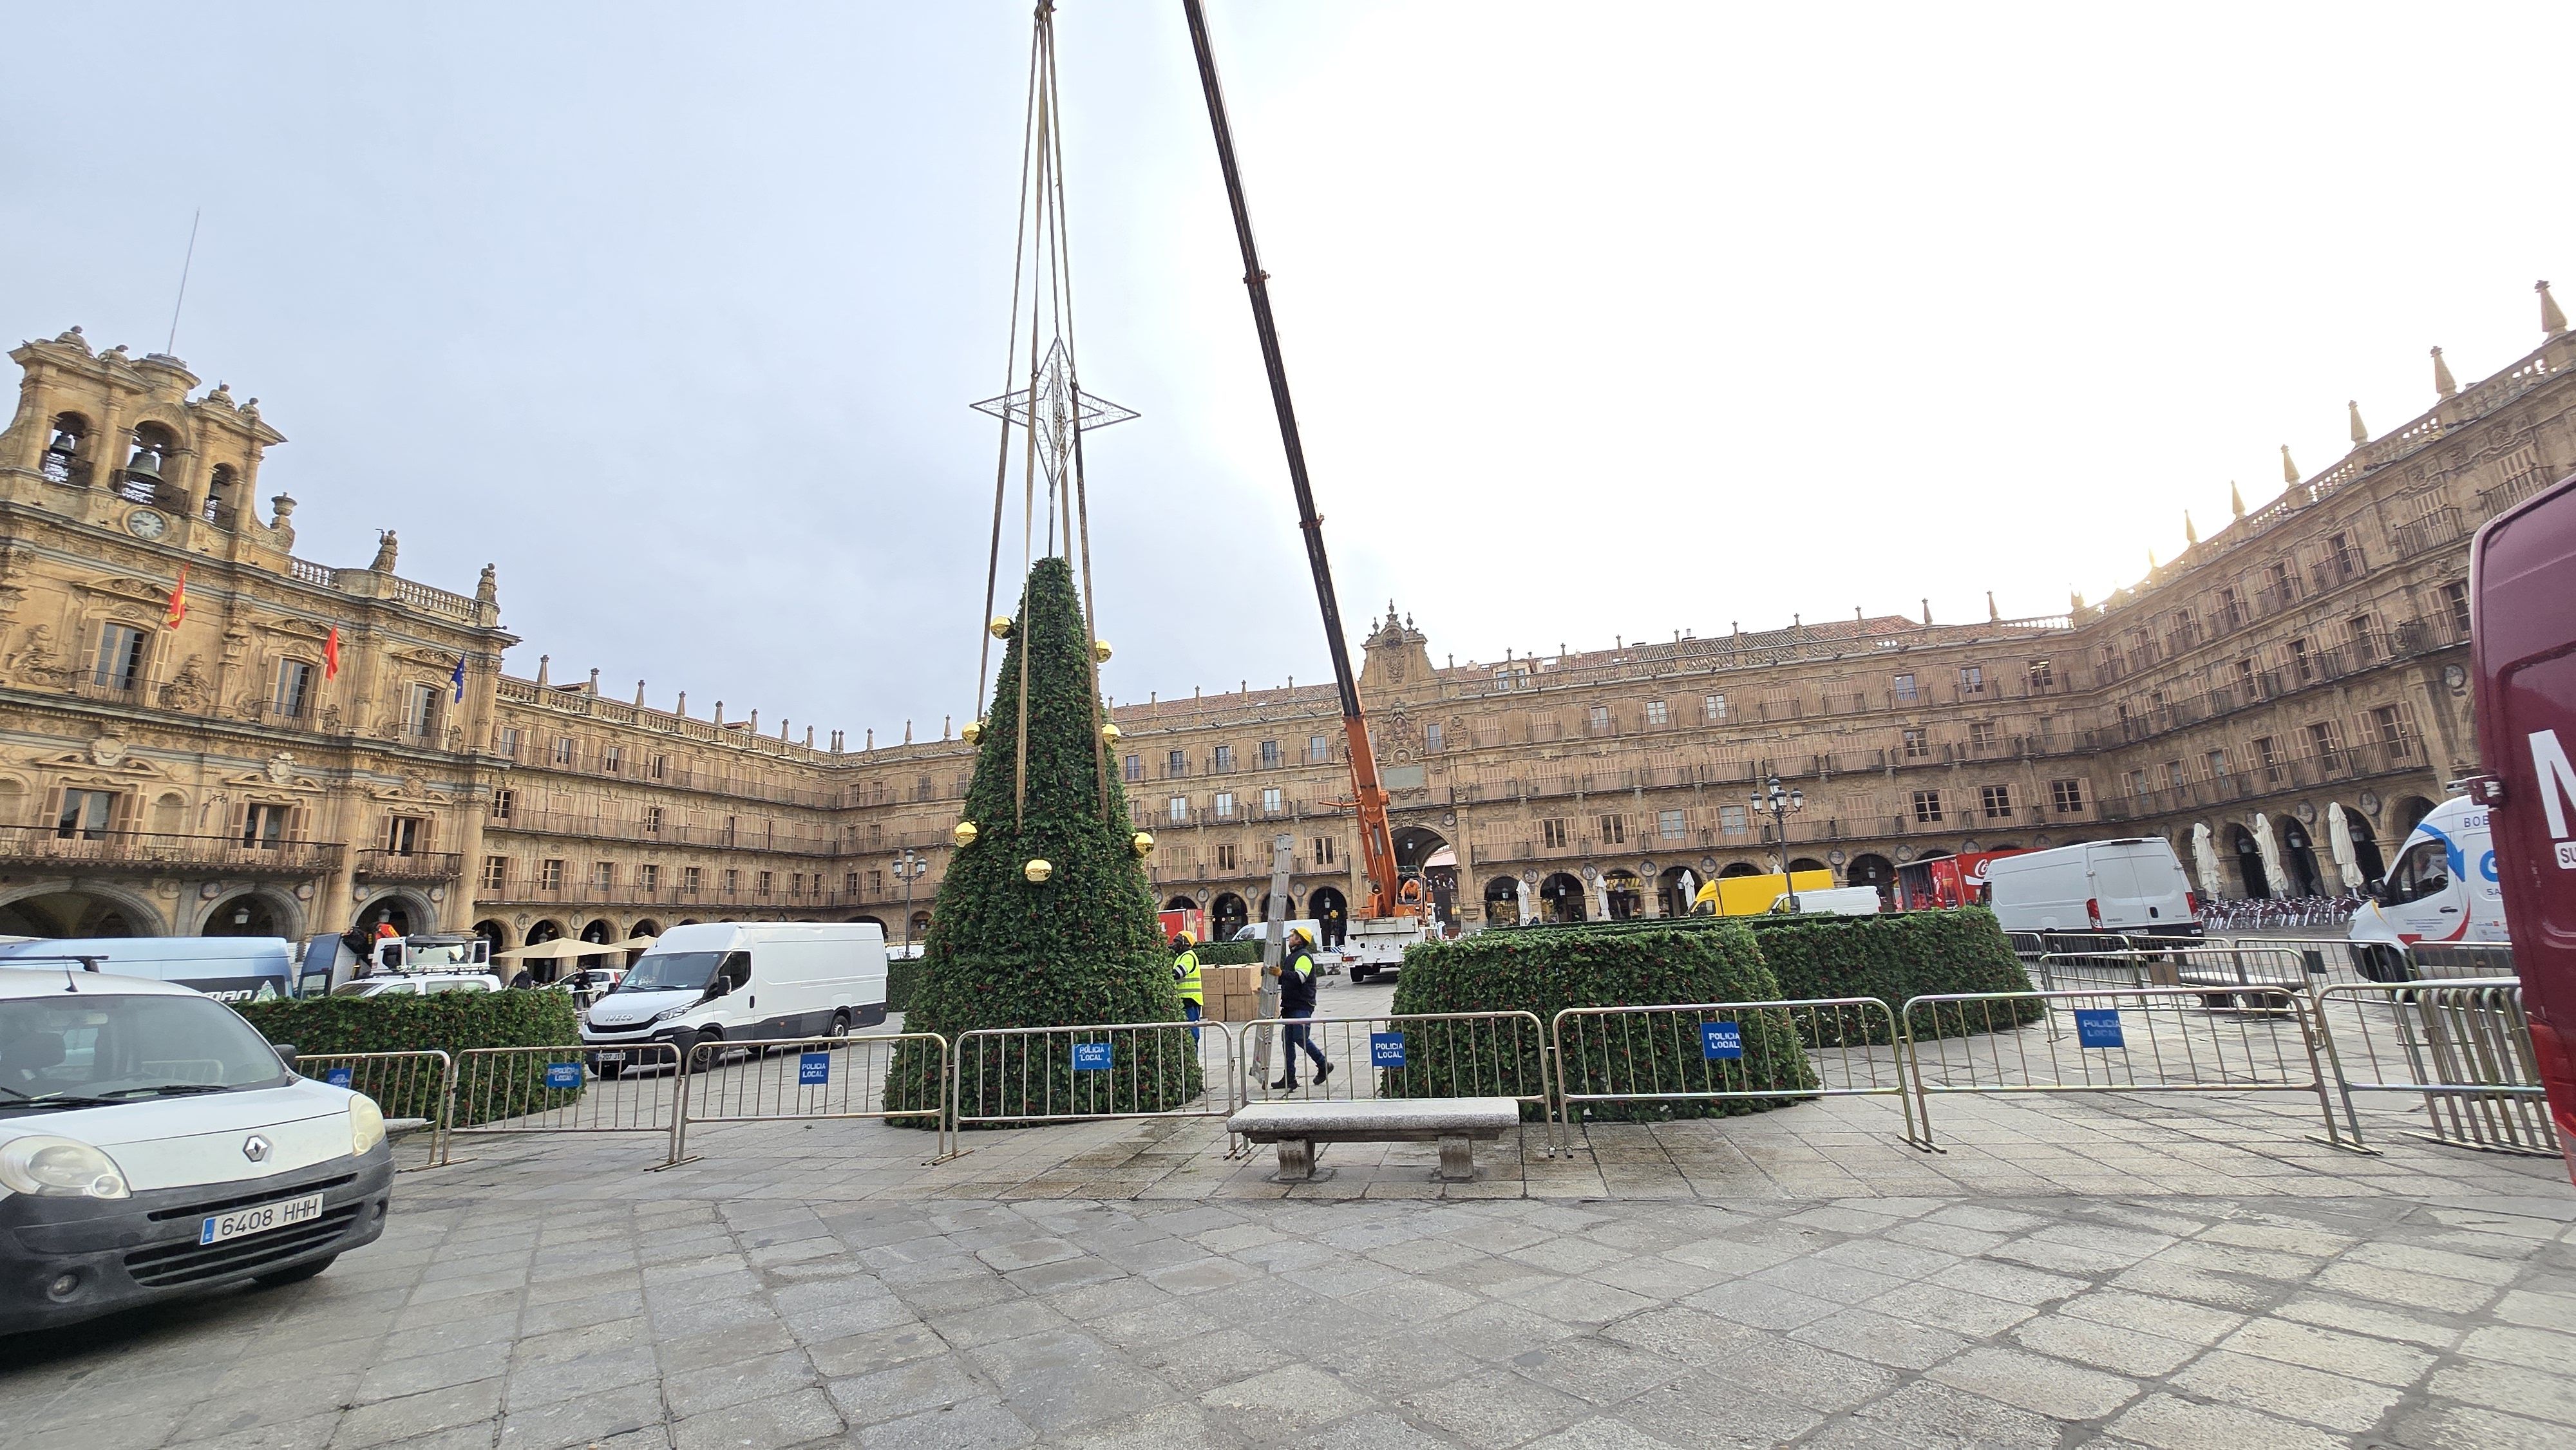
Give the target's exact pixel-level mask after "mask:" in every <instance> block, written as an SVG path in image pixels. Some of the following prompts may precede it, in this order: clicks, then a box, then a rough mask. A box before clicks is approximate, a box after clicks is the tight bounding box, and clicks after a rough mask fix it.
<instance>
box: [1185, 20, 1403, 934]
mask: <svg viewBox="0 0 2576 1450" xmlns="http://www.w3.org/2000/svg"><path fill="white" fill-rule="evenodd" d="M1181 9H1182V12H1183V14H1184V15H1185V16H1186V17H1187V18H1188V20H1189V26H1190V45H1191V47H1192V48H1193V49H1195V50H1196V51H1197V52H1198V63H1199V87H1200V89H1201V90H1203V91H1205V92H1206V93H1207V108H1208V124H1209V126H1210V127H1211V128H1212V129H1213V130H1214V131H1215V132H1216V158H1217V164H1218V166H1220V167H1221V168H1223V170H1224V172H1225V195H1226V200H1227V201H1228V202H1230V203H1231V204H1232V205H1233V208H1234V236H1235V240H1236V241H1237V242H1238V243H1240V244H1241V245H1242V248H1243V285H1244V287H1245V289H1246V290H1247V291H1249V292H1250V293H1251V294H1252V325H1253V327H1254V329H1255V330H1256V331H1258V332H1259V333H1260V334H1261V365H1262V367H1263V369H1264V370H1265V371H1267V372H1268V373H1269V375H1270V403H1271V406H1272V408H1274V409H1275V410H1276V411H1277V412H1278V414H1279V441H1280V443H1281V444H1282V445H1283V446H1284V447H1285V448H1286V449H1287V452H1288V482H1289V485H1290V486H1291V487H1292V488H1294V489H1295V490H1296V492H1297V527H1298V528H1299V529H1301V530H1303V531H1304V533H1305V536H1306V563H1307V565H1308V567H1309V568H1311V569H1312V570H1313V571H1314V575H1315V600H1316V602H1317V603H1318V604H1320V605H1321V606H1322V607H1323V612H1324V642H1325V644H1326V646H1327V647H1328V648H1330V649H1331V651H1332V655H1333V684H1334V686H1335V687H1336V688H1337V689H1338V690H1339V691H1340V692H1341V705H1342V730H1343V733H1344V734H1345V735H1346V736H1348V737H1349V741H1350V758H1351V795H1352V804H1353V805H1354V807H1355V808H1356V813H1357V815H1358V818H1359V836H1360V865H1361V869H1362V870H1363V871H1364V872H1365V873H1366V874H1367V877H1368V891H1369V907H1370V911H1369V914H1370V915H1372V916H1394V915H1396V914H1397V910H1398V908H1397V905H1396V899H1395V886H1396V883H1395V874H1396V873H1395V838H1394V836H1393V834H1392V833H1391V832H1390V831H1389V830H1388V828H1387V822H1386V788H1385V787H1384V786H1383V785H1381V784H1380V783H1379V781H1378V774H1377V755H1376V752H1375V751H1374V750H1372V749H1371V748H1370V746H1369V732H1368V716H1367V713H1366V712H1365V711H1363V710H1362V709H1361V708H1360V686H1359V679H1358V677H1357V676H1355V675H1354V674H1352V672H1351V651H1350V645H1349V644H1348V643H1347V642H1346V641H1345V639H1344V637H1343V634H1342V607H1341V605H1340V603H1339V602H1338V601H1337V600H1335V598H1334V597H1333V565H1332V560H1331V559H1330V558H1329V557H1328V556H1327V555H1326V554H1325V552H1324V521H1323V519H1322V518H1321V517H1320V516H1318V515H1317V514H1316V512H1315V494H1314V490H1313V489H1312V488H1311V487H1310V486H1309V485H1308V483H1307V479H1306V447H1305V444H1304V443H1303V442H1302V441H1301V440H1300V439H1299V437H1298V434H1297V407H1296V404H1295V403H1294V402H1292V401H1291V400H1290V398H1289V396H1288V367H1287V364H1286V363H1285V362H1283V361H1282V360H1281V358H1280V355H1279V327H1278V324H1277V323H1276V322H1275V321H1274V320H1273V319H1272V317H1271V314H1270V274H1269V273H1267V272H1264V271H1263V270H1261V255H1260V253H1259V251H1258V250H1257V249H1256V248H1255V247H1254V246H1253V242H1252V212H1251V210H1250V208H1249V207H1247V206H1246V205H1245V202H1244V199H1243V173H1242V171H1241V170H1240V169H1239V168H1238V167H1237V166H1236V165H1235V159H1234V132H1233V130H1232V128H1231V127H1229V126H1228V125H1227V124H1226V118H1225V93H1224V91H1223V90H1222V89H1220V88H1219V86H1218V84H1217V77H1216V53H1215V52H1214V51H1213V50H1212V49H1210V48H1209V45H1208V31H1207V13H1206V11H1205V10H1204V9H1202V8H1201V6H1200V0H1181Z"/></svg>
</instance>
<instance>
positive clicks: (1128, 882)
mask: <svg viewBox="0 0 2576 1450" xmlns="http://www.w3.org/2000/svg"><path fill="white" fill-rule="evenodd" d="M994 627H995V630H996V632H999V633H1005V635H1006V638H1007V639H1008V641H1009V645H1008V648H1007V649H1006V650H1005V652H1004V654H1003V656H1002V669H1001V674H1000V676H999V678H998V679H997V681H996V683H995V686H994V690H993V702H992V708H991V709H990V710H989V711H988V712H987V713H986V717H985V719H984V720H983V721H981V722H979V724H978V726H977V727H976V729H975V730H974V731H973V732H971V733H972V734H973V737H974V743H975V745H976V753H975V776H974V782H973V784H972V785H970V786H969V787H968V789H967V792H966V806H965V811H964V814H963V818H962V819H961V820H960V821H959V823H958V826H957V829H956V839H957V841H958V842H959V846H958V850H957V853H956V855H955V856H954V857H953V858H951V860H950V861H949V864H948V873H947V876H946V878H945V879H944V880H943V881H942V882H941V883H940V887H939V894H938V896H937V898H936V899H935V900H934V901H933V902H932V905H931V915H930V936H929V940H928V943H927V945H926V946H925V947H924V949H923V953H922V964H921V978H920V984H919V985H918V986H917V987H916V988H915V989H914V992H913V996H912V1001H911V1004H910V1006H909V1007H908V1008H907V1009H906V1011H905V1013H904V1028H905V1030H906V1031H908V1032H935V1033H938V1034H940V1035H941V1036H944V1037H947V1038H948V1039H950V1041H951V1042H952V1043H956V1042H957V1039H958V1037H959V1034H961V1033H965V1032H968V1031H971V1030H974V1029H977V1028H1018V1027H1060V1026H1076V1025H1091V1024H1111V1023H1160V1022H1179V1021H1181V1020H1182V1019H1181V1004H1180V997H1179V995H1178V994H1177V993H1176V992H1175V991H1174V988H1173V982H1172V973H1171V966H1170V958H1169V956H1168V955H1167V953H1166V951H1165V949H1164V944H1163V941H1162V933H1161V929H1160V926H1159V924H1158V922H1157V920H1156V917H1155V912H1154V897H1153V893H1152V890H1151V888H1150V887H1149V886H1148V884H1147V882H1146V879H1145V866H1144V857H1145V853H1146V852H1147V851H1148V850H1150V849H1151V846H1152V838H1151V837H1150V836H1146V835H1144V834H1142V833H1140V832H1138V831H1136V829H1135V828H1134V826H1133V825H1131V824H1130V823H1129V820H1128V814H1127V798H1126V792H1125V791H1123V790H1121V789H1120V788H1119V783H1118V774H1117V772H1116V771H1115V770H1114V769H1112V768H1111V767H1110V761H1111V756H1110V753H1109V750H1108V743H1109V740H1111V739H1114V730H1112V732H1111V733H1110V735H1108V736H1104V734H1103V730H1104V728H1105V727H1107V725H1108V717H1107V713H1106V712H1105V711H1104V710H1103V709H1102V708H1101V705H1100V700H1099V697H1098V695H1097V694H1096V693H1095V692H1094V689H1093V673H1092V665H1093V660H1092V644H1091V640H1090V636H1089V631H1088V630H1087V629H1086V628H1085V626H1084V623H1083V616H1082V609H1081V604H1080V602H1079V600H1078V598H1077V596H1076V594H1075V592H1074V583H1073V570H1072V566H1071V565H1070V564H1069V563H1068V562H1067V561H1066V560H1064V559H1062V558H1054V557H1050V558H1045V559H1041V560H1039V561H1038V563H1037V565H1036V567H1035V568H1033V569H1031V570H1030V571H1029V578H1028V584H1027V587H1026V588H1025V590H1024V591H1023V592H1022V594H1021V596H1020V610H1019V614H1018V616H1017V617H1016V618H1014V619H1010V620H996V621H995V622H994ZM1023 671H1026V672H1027V685H1028V689H1027V695H1026V698H1025V699H1023V697H1022V694H1021V678H1022V672H1023ZM1023 717H1025V720H1026V726H1025V729H1026V740H1027V750H1026V752H1025V754H1023V752H1022V750H1021V748H1020V746H1021V740H1022V729H1023V726H1022V720H1023ZM1213 1030H1215V1031H1222V1030H1223V1029H1222V1028H1217V1029H1213ZM1195 1042H1196V1039H1195V1038H1194V1037H1193V1035H1192V1033H1191V1032H1190V1030H1189V1029H1188V1028H1186V1027H1174V1028H1171V1029H1168V1030H1160V1031H1156V1030H1146V1031H1135V1030H1129V1031H1120V1032H1101V1033H1088V1034H1082V1033H1077V1034H1054V1035H1031V1036H1014V1037H1008V1038H979V1039H970V1040H968V1041H966V1042H964V1043H960V1044H958V1051H959V1054H960V1055H959V1059H958V1061H959V1065H960V1067H961V1069H962V1071H961V1073H960V1091H961V1098H962V1101H961V1104H960V1112H961V1114H962V1115H964V1116H968V1117H974V1116H993V1115H1001V1116H1010V1115H1015V1114H1021V1113H1025V1114H1028V1115H1029V1116H1031V1117H1037V1116H1045V1115H1050V1114H1064V1113H1093V1112H1157V1111H1161V1110H1164V1109H1167V1108H1176V1107H1179V1106H1181V1105H1183V1104H1184V1103H1186V1102H1188V1101H1189V1100H1190V1099H1191V1098H1194V1097H1196V1096H1197V1095H1198V1093H1199V1091H1200V1087H1201V1081H1200V1076H1201V1075H1200V1072H1199V1063H1198V1055H1197V1052H1196V1050H1195ZM1076 1043H1083V1044H1085V1045H1086V1046H1088V1047H1090V1048H1091V1049H1092V1050H1091V1051H1089V1052H1087V1053H1085V1054H1084V1055H1083V1060H1082V1064H1081V1065H1079V1066H1077V1063H1076V1060H1075V1059H1076V1054H1075V1053H1074V1052H1073V1050H1072V1049H1073V1047H1074V1045H1075V1044H1076ZM1100 1044H1107V1045H1108V1047H1109V1048H1110V1054H1111V1060H1110V1061H1109V1062H1108V1063H1107V1065H1106V1066H1105V1067H1104V1066H1103V1065H1102V1055H1101V1054H1100V1053H1099V1051H1098V1047H1099V1045H1100ZM925 1048H926V1044H919V1043H906V1044H904V1046H903V1048H902V1049H900V1050H899V1051H898V1053H897V1056H896V1060H895V1063H894V1065H893V1069H892V1071H890V1072H889V1073H888V1077H887V1086H886V1096H887V1099H888V1105H889V1106H894V1107H928V1106H931V1105H932V1104H934V1103H935V1102H937V1101H938V1099H939V1097H940V1095H941V1094H940V1088H939V1085H938V1084H937V1083H936V1082H935V1081H934V1079H935V1078H936V1077H937V1069H938V1063H937V1060H936V1058H937V1055H936V1054H935V1053H934V1052H930V1051H927V1050H925ZM898 1121H902V1120H898ZM923 1125H924V1126H926V1124H923Z"/></svg>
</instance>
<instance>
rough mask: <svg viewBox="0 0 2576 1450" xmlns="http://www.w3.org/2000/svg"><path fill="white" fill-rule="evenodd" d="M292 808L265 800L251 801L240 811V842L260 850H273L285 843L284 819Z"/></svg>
mask: <svg viewBox="0 0 2576 1450" xmlns="http://www.w3.org/2000/svg"><path fill="white" fill-rule="evenodd" d="M294 809H295V807H293V806H281V805H271V804H270V803H268V802H266V801H253V802H251V804H250V805H249V806H248V807H246V808H245V809H244V810H243V811H242V838H241V843H242V844H243V845H245V846H249V847H253V848H255V849H257V850H262V851H274V850H276V849H277V848H278V847H279V846H282V845H284V844H286V820H287V817H288V815H289V814H290V813H292V812H293V811H294Z"/></svg>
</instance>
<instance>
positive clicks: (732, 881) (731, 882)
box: [724, 866, 742, 896]
mask: <svg viewBox="0 0 2576 1450" xmlns="http://www.w3.org/2000/svg"><path fill="white" fill-rule="evenodd" d="M724 894H725V895H727V896H740V895H741V894H742V872H741V871H740V870H738V869H736V868H734V867H731V866H727V867H726V868H725V874H724Z"/></svg>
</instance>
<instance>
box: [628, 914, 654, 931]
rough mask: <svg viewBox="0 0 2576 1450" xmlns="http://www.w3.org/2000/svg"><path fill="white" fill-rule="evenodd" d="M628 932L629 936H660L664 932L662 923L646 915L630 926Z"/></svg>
mask: <svg viewBox="0 0 2576 1450" xmlns="http://www.w3.org/2000/svg"><path fill="white" fill-rule="evenodd" d="M626 934H627V935H628V936H660V935H661V934H662V923H660V922H658V921H655V920H654V919H653V918H651V917H649V916H648V917H644V918H642V919H640V920H638V921H637V922H636V923H635V924H634V925H633V926H630V927H628V928H627V929H626Z"/></svg>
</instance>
